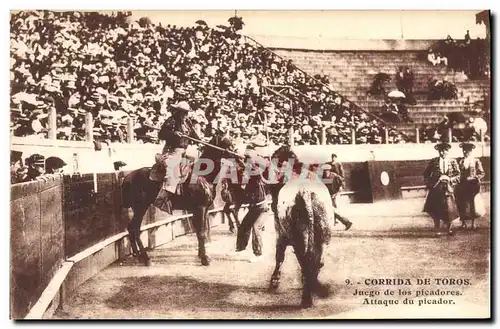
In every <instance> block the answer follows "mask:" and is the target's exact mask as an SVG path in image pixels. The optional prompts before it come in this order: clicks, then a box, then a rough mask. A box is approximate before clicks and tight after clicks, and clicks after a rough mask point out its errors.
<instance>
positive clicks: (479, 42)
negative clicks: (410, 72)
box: [427, 30, 490, 78]
mask: <svg viewBox="0 0 500 329" xmlns="http://www.w3.org/2000/svg"><path fill="white" fill-rule="evenodd" d="M488 48H489V44H488V41H487V40H485V39H480V38H477V39H476V40H472V39H471V37H470V34H469V30H467V32H466V34H465V36H464V39H463V40H454V39H453V38H452V37H451V36H449V35H448V36H447V38H446V40H441V41H439V42H437V43H436V45H435V46H433V47H432V48H431V49H429V53H428V55H427V59H428V61H429V62H431V63H432V64H433V65H441V64H442V65H445V66H447V67H449V68H450V69H453V70H455V71H456V72H463V73H465V74H466V75H467V76H468V77H470V78H479V77H483V76H489V74H490V73H489V72H490V67H489V61H490V60H489V54H488Z"/></svg>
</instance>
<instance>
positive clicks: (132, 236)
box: [128, 221, 139, 257]
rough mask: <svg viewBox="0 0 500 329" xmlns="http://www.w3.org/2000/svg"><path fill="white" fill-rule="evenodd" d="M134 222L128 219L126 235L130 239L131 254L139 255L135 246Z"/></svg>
mask: <svg viewBox="0 0 500 329" xmlns="http://www.w3.org/2000/svg"><path fill="white" fill-rule="evenodd" d="M133 227H134V224H133V221H130V222H129V223H128V236H129V240H130V247H132V255H133V256H134V257H137V256H139V249H138V247H137V237H136V231H135V230H134V229H133Z"/></svg>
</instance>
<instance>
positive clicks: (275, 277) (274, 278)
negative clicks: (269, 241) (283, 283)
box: [269, 236, 287, 291]
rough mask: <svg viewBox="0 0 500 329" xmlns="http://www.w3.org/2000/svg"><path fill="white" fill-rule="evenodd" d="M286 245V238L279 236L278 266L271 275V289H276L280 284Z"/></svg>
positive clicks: (277, 245)
mask: <svg viewBox="0 0 500 329" xmlns="http://www.w3.org/2000/svg"><path fill="white" fill-rule="evenodd" d="M286 247H287V240H286V238H284V237H283V236H279V237H278V240H277V241H276V266H275V267H274V272H273V274H272V275H271V282H270V284H269V290H271V291H276V290H277V289H278V287H279V285H280V278H281V265H283V262H284V261H285V251H286Z"/></svg>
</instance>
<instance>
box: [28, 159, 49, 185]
mask: <svg viewBox="0 0 500 329" xmlns="http://www.w3.org/2000/svg"><path fill="white" fill-rule="evenodd" d="M26 164H27V165H28V170H27V173H26V177H25V178H24V180H23V182H29V181H32V180H36V179H37V178H38V177H40V176H42V175H44V174H45V157H44V156H43V155H40V154H33V155H31V156H30V157H29V158H27V159H26Z"/></svg>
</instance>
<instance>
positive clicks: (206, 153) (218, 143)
mask: <svg viewBox="0 0 500 329" xmlns="http://www.w3.org/2000/svg"><path fill="white" fill-rule="evenodd" d="M208 144H210V145H213V146H215V147H217V148H219V149H217V148H213V147H210V146H204V147H203V149H202V154H201V157H203V158H209V159H212V160H220V159H222V158H230V157H233V156H232V155H231V154H230V153H227V152H224V151H223V150H226V151H229V152H234V150H235V147H234V144H233V142H232V141H231V139H230V138H229V137H227V136H223V135H220V134H215V135H214V136H213V137H212V139H211V140H210V141H209V142H208ZM220 149H223V150H220Z"/></svg>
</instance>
